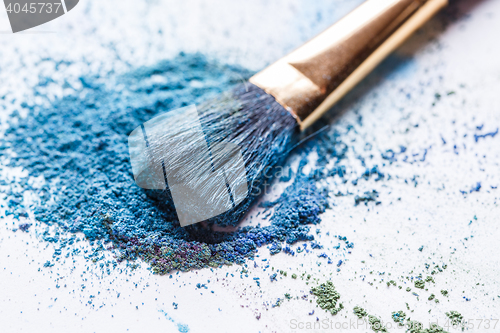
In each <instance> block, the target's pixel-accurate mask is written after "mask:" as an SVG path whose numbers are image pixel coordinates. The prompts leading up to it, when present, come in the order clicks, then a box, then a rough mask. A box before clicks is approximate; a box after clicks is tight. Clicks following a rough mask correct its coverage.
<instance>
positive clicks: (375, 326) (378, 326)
mask: <svg viewBox="0 0 500 333" xmlns="http://www.w3.org/2000/svg"><path fill="white" fill-rule="evenodd" d="M368 322H369V323H370V327H371V329H372V330H373V331H375V332H387V328H385V327H384V326H383V325H382V322H381V321H380V319H379V318H377V317H375V316H372V315H368Z"/></svg>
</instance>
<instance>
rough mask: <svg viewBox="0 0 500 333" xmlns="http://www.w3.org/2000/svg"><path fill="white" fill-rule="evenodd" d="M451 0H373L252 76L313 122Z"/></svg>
mask: <svg viewBox="0 0 500 333" xmlns="http://www.w3.org/2000/svg"><path fill="white" fill-rule="evenodd" d="M447 4H448V0H368V1H366V2H364V3H363V4H362V5H361V6H359V7H358V8H356V9H355V10H354V11H352V12H351V13H350V14H349V15H347V16H346V17H344V18H343V19H342V20H340V21H339V22H337V23H336V24H334V25H333V26H331V27H330V28H328V29H327V30H325V31H324V32H322V33H321V34H319V35H318V36H316V37H315V38H313V39H312V40H310V41H309V42H307V43H306V44H304V45H303V46H301V47H299V48H298V49H296V50H295V51H293V52H292V53H290V54H288V55H287V56H285V57H284V58H282V59H280V60H278V61H277V62H275V63H273V64H272V65H270V66H269V67H267V68H265V69H264V70H262V71H261V72H259V73H257V74H255V75H254V76H253V77H251V78H250V82H251V83H253V84H255V85H256V86H258V87H260V88H261V89H263V90H265V91H266V92H267V93H268V94H270V95H272V96H274V98H275V99H276V101H278V103H280V104H281V105H283V107H285V108H286V109H287V110H288V111H290V112H291V113H292V115H293V116H294V117H295V118H296V119H297V122H298V123H299V125H300V127H301V129H302V130H304V129H306V128H307V127H309V126H310V125H311V124H313V123H314V122H315V121H316V120H317V119H319V118H320V117H321V116H322V115H323V114H324V113H325V112H326V111H328V110H329V109H330V108H331V107H332V106H333V105H334V104H335V103H336V102H337V101H338V100H340V99H341V98H342V97H343V96H344V95H345V94H347V93H348V92H349V91H350V90H351V89H352V88H353V87H354V86H355V85H356V84H357V83H359V82H360V81H361V80H362V79H363V78H364V77H366V76H367V75H368V74H369V73H370V72H371V71H372V70H373V69H374V68H375V67H376V66H377V65H378V64H379V63H380V62H381V61H382V60H383V59H385V58H386V57H387V56H388V55H389V54H390V53H391V52H393V51H394V50H395V49H396V48H397V47H399V46H400V45H401V44H402V43H403V42H404V41H405V40H406V39H407V38H408V37H409V36H410V35H411V34H413V33H414V32H415V31H416V30H417V29H419V28H420V27H421V26H422V25H423V24H424V23H425V22H427V21H428V20H429V19H430V18H431V17H432V16H434V14H436V13H437V12H438V11H439V10H440V9H441V8H443V7H444V6H446V5H447Z"/></svg>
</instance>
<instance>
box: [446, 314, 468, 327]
mask: <svg viewBox="0 0 500 333" xmlns="http://www.w3.org/2000/svg"><path fill="white" fill-rule="evenodd" d="M446 316H447V317H448V318H450V320H451V324H452V325H459V324H460V323H461V322H462V319H464V317H463V316H462V315H461V314H460V313H459V312H458V311H450V312H446Z"/></svg>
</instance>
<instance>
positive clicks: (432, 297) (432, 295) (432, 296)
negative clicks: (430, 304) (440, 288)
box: [428, 294, 436, 301]
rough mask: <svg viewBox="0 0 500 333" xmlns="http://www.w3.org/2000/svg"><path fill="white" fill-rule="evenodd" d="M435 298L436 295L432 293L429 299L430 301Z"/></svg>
mask: <svg viewBox="0 0 500 333" xmlns="http://www.w3.org/2000/svg"><path fill="white" fill-rule="evenodd" d="M434 298H436V295H434V294H431V295H430V296H429V298H428V300H429V301H432V300H433V299H434Z"/></svg>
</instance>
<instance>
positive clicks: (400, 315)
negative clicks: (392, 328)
mask: <svg viewBox="0 0 500 333" xmlns="http://www.w3.org/2000/svg"><path fill="white" fill-rule="evenodd" d="M405 318H406V313H404V312H403V311H398V312H393V313H392V319H393V320H394V321H395V322H396V323H398V324H399V326H404V321H405Z"/></svg>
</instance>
